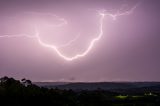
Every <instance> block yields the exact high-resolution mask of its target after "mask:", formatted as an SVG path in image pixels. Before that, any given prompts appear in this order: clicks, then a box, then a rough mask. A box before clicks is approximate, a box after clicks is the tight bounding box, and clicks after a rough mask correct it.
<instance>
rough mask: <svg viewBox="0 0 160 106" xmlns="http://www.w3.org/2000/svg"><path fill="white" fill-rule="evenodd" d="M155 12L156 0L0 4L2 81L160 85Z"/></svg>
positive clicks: (158, 15)
mask: <svg viewBox="0 0 160 106" xmlns="http://www.w3.org/2000/svg"><path fill="white" fill-rule="evenodd" d="M104 10H105V11H104ZM159 10H160V1H159V0H134V1H133V0H118V1H117V0H94V1H93V0H77V1H75V0H52V1H51V0H34V1H33V0H12V1H11V0H0V77H3V76H9V77H14V78H15V79H22V78H27V79H30V80H32V81H33V82H44V81H46V82H54V81H58V82H105V81H107V82H112V81H117V82H120V81H128V82H133V81H137V82H143V81H157V82H160V77H159V75H160V56H159V55H160V47H159V46H160V24H159V23H160V12H159ZM102 13H103V14H102ZM104 14H105V16H104V17H103V15H104ZM106 14H107V15H106ZM115 14H116V15H117V14H118V15H117V17H116V16H114V15H115ZM115 17H116V18H115ZM101 24H102V27H101ZM58 25H59V26H58ZM101 29H102V30H101ZM102 32H103V33H102ZM100 35H102V36H101V38H99V39H98V40H97V41H96V42H95V44H94V46H93V47H92V48H91V49H90V50H89V51H88V52H86V54H85V53H84V52H85V51H87V49H88V48H89V47H90V45H91V44H92V43H91V41H92V40H93V39H94V38H96V37H97V38H98V36H100ZM40 39H41V41H42V42H41V41H40ZM67 42H69V43H67ZM43 43H45V44H48V45H49V46H52V47H48V46H46V45H45V44H43ZM53 46H55V47H56V49H55V48H54V47H53ZM56 50H57V51H58V52H57V51H56ZM60 53H62V54H63V56H62V55H61V54H60ZM82 53H84V54H85V55H84V54H83V55H84V56H79V57H78V58H76V59H73V61H70V60H69V59H71V57H74V56H75V55H77V54H82ZM64 55H65V56H64ZM66 58H69V59H68V60H67V59H66Z"/></svg>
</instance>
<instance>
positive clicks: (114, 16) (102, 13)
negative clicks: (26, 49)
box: [0, 4, 139, 61]
mask: <svg viewBox="0 0 160 106" xmlns="http://www.w3.org/2000/svg"><path fill="white" fill-rule="evenodd" d="M138 5H139V4H136V5H135V6H134V7H133V8H131V9H130V10H127V11H125V12H121V11H120V10H121V9H120V10H118V11H117V12H116V13H115V14H113V13H109V12H107V11H106V10H100V11H98V15H99V16H100V17H99V20H98V23H99V29H98V30H99V33H98V35H97V37H96V38H93V39H91V41H90V43H89V46H88V48H87V49H86V50H85V51H83V52H82V53H77V54H76V55H74V56H71V57H68V56H66V55H65V54H64V53H62V52H60V50H59V48H61V47H66V46H68V45H71V44H72V43H73V42H75V41H76V40H77V38H78V37H79V35H78V36H77V37H76V38H75V39H73V40H71V41H69V42H68V43H66V44H63V45H61V46H59V47H58V46H55V45H51V44H48V43H46V42H44V41H43V40H42V39H41V37H40V36H39V35H40V32H39V30H38V28H37V27H35V35H34V36H30V35H27V34H18V35H3V36H0V38H12V37H14V38H15V37H27V38H35V39H37V41H38V42H39V44H40V45H41V46H43V47H46V48H50V49H52V50H53V51H54V52H56V53H57V55H58V56H59V57H61V58H63V59H64V60H66V61H72V60H75V59H78V58H80V57H84V56H86V55H87V54H88V53H89V52H90V51H91V49H92V48H93V47H94V45H95V44H96V42H97V41H99V40H100V39H101V38H102V36H103V33H104V32H103V24H104V19H105V17H106V16H109V17H111V18H112V19H113V20H116V19H117V17H119V16H123V15H129V14H131V13H133V11H134V10H135V9H136V8H137V6H138ZM59 20H60V21H62V23H60V24H58V25H55V26H54V27H61V26H63V25H66V24H67V23H68V22H67V21H66V20H65V19H62V18H59Z"/></svg>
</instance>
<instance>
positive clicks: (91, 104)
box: [0, 77, 160, 106]
mask: <svg viewBox="0 0 160 106" xmlns="http://www.w3.org/2000/svg"><path fill="white" fill-rule="evenodd" d="M120 95H123V94H119V93H116V92H110V91H104V90H101V89H97V90H94V91H88V90H82V91H78V92H76V91H73V90H71V89H70V90H60V89H57V88H55V89H47V88H43V87H38V86H36V85H34V84H32V82H31V81H30V80H27V79H22V80H21V81H19V80H15V79H13V78H8V77H2V78H0V106H31V105H34V106H38V105H42V106H160V96H159V95H156V96H155V95H138V96H130V95H127V96H120Z"/></svg>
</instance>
